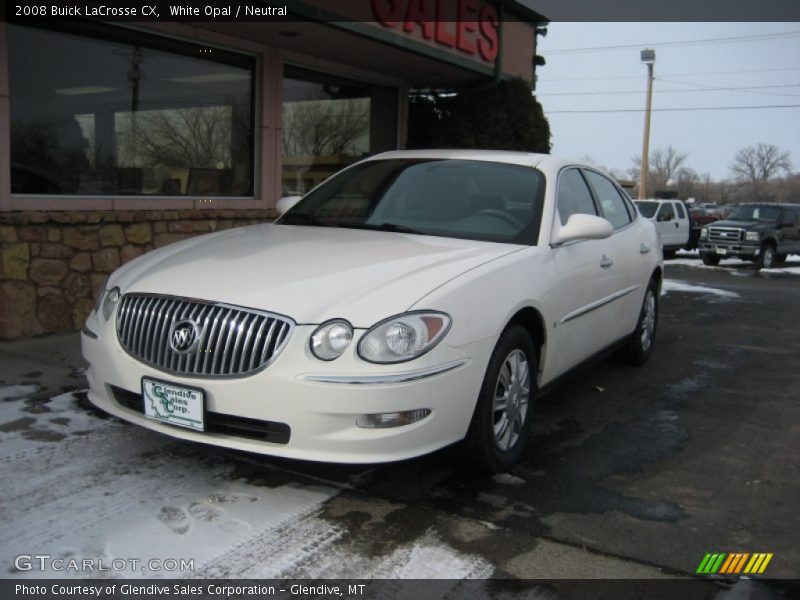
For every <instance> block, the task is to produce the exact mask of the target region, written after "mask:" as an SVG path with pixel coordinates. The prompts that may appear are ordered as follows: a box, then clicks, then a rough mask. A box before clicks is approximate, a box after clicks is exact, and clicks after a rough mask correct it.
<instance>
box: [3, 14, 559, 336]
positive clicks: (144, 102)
mask: <svg viewBox="0 0 800 600" xmlns="http://www.w3.org/2000/svg"><path fill="white" fill-rule="evenodd" d="M247 4H249V5H259V4H265V5H266V3H260V2H249V3H247ZM234 5H235V3H234ZM342 6H346V7H347V10H348V11H350V10H352V11H355V12H351V13H345V12H344V11H345V9H343V8H342ZM288 7H289V16H288V17H283V18H281V17H275V18H262V19H258V20H256V19H252V20H230V19H229V20H216V21H213V22H207V20H203V21H192V20H182V21H153V22H136V21H125V22H122V21H116V22H108V21H106V22H99V21H92V20H88V19H83V20H80V19H72V20H70V21H62V22H37V21H35V20H33V19H31V20H28V21H25V22H20V21H15V20H13V19H10V20H9V21H7V22H6V21H4V22H0V245H1V248H2V263H0V339H15V338H21V337H29V336H33V335H39V334H44V333H52V332H57V331H71V330H76V329H79V328H80V327H81V326H82V324H83V321H84V320H85V318H86V316H87V314H88V313H89V311H90V310H91V308H92V306H93V298H94V294H95V293H96V290H97V289H98V288H99V287H100V285H101V284H102V282H103V281H104V280H105V278H106V277H107V276H108V274H109V273H111V272H112V271H113V270H114V269H116V268H117V267H119V266H120V265H121V264H123V263H125V262H126V261H129V260H131V259H133V258H135V257H137V256H139V255H141V254H142V253H144V252H147V251H149V250H152V249H154V248H158V247H161V246H164V245H166V244H169V243H172V242H175V241H178V240H181V239H184V238H186V237H189V236H193V235H199V234H202V233H206V232H211V231H218V230H222V229H227V228H231V227H237V226H240V225H245V224H251V223H256V222H262V221H268V220H271V219H272V218H274V217H275V216H276V213H275V205H276V202H277V200H278V199H280V198H281V197H282V196H287V195H297V194H302V193H304V192H306V191H308V190H309V189H310V188H311V187H313V186H314V185H316V184H318V183H320V182H321V181H323V180H324V179H325V178H326V177H328V176H329V175H331V174H332V173H334V172H336V171H337V170H339V169H341V168H342V167H344V166H345V165H347V164H350V163H352V162H354V161H356V160H358V159H360V158H362V157H364V156H368V155H370V154H374V153H377V152H381V151H385V150H392V149H397V148H403V147H404V145H405V138H406V131H407V119H408V99H409V94H410V93H412V92H414V91H415V90H429V89H434V90H459V91H461V90H469V89H476V88H485V87H487V86H491V85H494V84H496V83H497V82H499V81H502V80H504V79H509V78H522V79H524V80H526V81H528V82H531V83H532V82H534V81H535V64H536V42H537V32H538V33H541V32H542V31H543V29H542V28H543V26H544V25H546V20H545V19H544V18H543V17H542V16H541V15H539V14H537V13H535V12H533V11H532V10H530V9H529V8H527V7H525V6H523V5H522V4H521V3H518V2H513V1H507V0H493V1H491V0H437V2H427V3H426V2H417V1H414V0H407V1H395V2H388V1H386V0H384V1H380V0H373V1H370V0H359V2H350V3H344V2H337V3H334V2H326V1H325V0H313V1H312V0H305V1H303V2H289V3H288ZM359 11H360V12H359ZM253 275H254V276H257V274H253ZM208 276H209V277H211V278H213V276H214V274H213V273H209V274H208Z"/></svg>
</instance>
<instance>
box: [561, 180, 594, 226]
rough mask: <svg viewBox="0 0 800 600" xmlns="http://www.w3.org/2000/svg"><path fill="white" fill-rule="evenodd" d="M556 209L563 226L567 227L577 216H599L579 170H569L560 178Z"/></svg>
mask: <svg viewBox="0 0 800 600" xmlns="http://www.w3.org/2000/svg"><path fill="white" fill-rule="evenodd" d="M556 208H557V209H558V217H559V219H560V220H561V224H562V225H566V224H567V221H568V220H569V218H570V217H571V216H572V215H575V214H583V215H594V216H597V207H596V206H595V204H594V200H593V199H592V193H591V192H590V191H589V187H588V186H587V185H586V181H585V180H584V179H583V175H581V172H580V171H578V169H567V170H566V171H563V172H562V173H561V175H560V177H559V178H558V197H557V199H556Z"/></svg>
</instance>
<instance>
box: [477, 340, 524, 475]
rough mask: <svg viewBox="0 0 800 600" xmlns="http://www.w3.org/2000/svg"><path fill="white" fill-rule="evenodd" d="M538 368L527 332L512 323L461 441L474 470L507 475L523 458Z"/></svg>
mask: <svg viewBox="0 0 800 600" xmlns="http://www.w3.org/2000/svg"><path fill="white" fill-rule="evenodd" d="M537 365H538V362H537V355H536V347H535V346H534V345H533V341H532V340H531V337H530V336H529V335H528V332H527V331H525V329H523V328H522V327H521V326H519V325H510V326H509V327H508V328H507V329H506V330H505V331H504V332H503V334H502V335H501V336H500V339H499V340H498V342H497V345H496V346H495V349H494V352H493V353H492V357H491V359H490V360H489V366H488V367H487V369H486V374H485V375H484V378H483V384H482V385H481V390H480V395H479V396H478V403H477V405H476V406H475V412H474V413H473V415H472V422H471V423H470V426H469V431H468V432H467V437H466V440H465V448H466V450H467V454H468V457H469V459H470V461H471V463H472V465H473V466H474V467H476V468H477V469H478V470H480V471H482V472H485V473H500V472H503V471H507V470H508V469H510V468H511V467H513V466H514V464H516V462H517V461H518V460H519V457H520V456H521V455H522V451H523V449H524V447H525V444H526V443H527V441H528V437H529V436H530V421H531V415H532V414H533V406H534V400H535V388H536V385H535V374H536V372H537V370H538V366H537Z"/></svg>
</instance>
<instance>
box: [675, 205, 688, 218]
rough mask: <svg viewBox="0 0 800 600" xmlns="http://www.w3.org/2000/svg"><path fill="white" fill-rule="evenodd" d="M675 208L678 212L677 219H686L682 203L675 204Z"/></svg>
mask: <svg viewBox="0 0 800 600" xmlns="http://www.w3.org/2000/svg"><path fill="white" fill-rule="evenodd" d="M675 208H676V209H677V211H678V217H679V218H681V219H685V218H686V210H684V208H683V202H676V203H675Z"/></svg>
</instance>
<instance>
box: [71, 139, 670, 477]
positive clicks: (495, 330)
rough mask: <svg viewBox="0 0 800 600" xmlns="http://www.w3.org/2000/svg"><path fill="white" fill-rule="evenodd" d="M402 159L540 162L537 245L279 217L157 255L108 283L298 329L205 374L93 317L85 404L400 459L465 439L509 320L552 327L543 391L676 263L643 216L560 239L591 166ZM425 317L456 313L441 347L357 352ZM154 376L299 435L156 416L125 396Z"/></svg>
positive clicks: (431, 154) (203, 437)
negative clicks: (274, 318)
mask: <svg viewBox="0 0 800 600" xmlns="http://www.w3.org/2000/svg"><path fill="white" fill-rule="evenodd" d="M397 158H400V159H407V158H412V159H458V160H467V161H485V162H490V163H504V164H513V165H520V166H523V167H526V168H530V169H534V168H535V169H538V170H539V171H540V172H541V173H542V174H544V176H545V178H546V187H545V190H544V196H543V208H542V215H541V226H540V231H539V237H538V244H537V245H522V244H509V243H499V242H485V241H475V240H468V239H456V238H448V237H436V236H431V235H415V234H408V233H396V232H389V231H369V230H353V229H340V228H321V227H312V226H302V225H281V224H280V223H277V224H262V225H255V226H250V227H245V228H241V229H234V230H228V231H223V232H219V233H213V234H210V235H205V236H202V237H196V238H192V239H189V240H186V241H184V242H180V243H176V244H173V245H170V246H167V247H164V248H161V249H159V250H156V251H154V252H151V253H149V254H146V255H144V256H142V257H139V258H138V259H136V260H134V261H132V262H130V263H128V264H126V265H124V266H123V267H121V268H120V269H118V270H117V271H116V272H115V273H114V274H112V276H111V277H110V279H109V281H108V283H107V286H106V289H109V290H110V289H112V288H119V290H120V291H121V294H122V298H123V300H124V299H125V296H126V295H132V294H158V295H161V296H164V297H180V298H188V299H200V300H202V301H205V302H213V303H221V304H225V305H231V306H235V307H248V308H250V309H256V310H259V311H268V312H269V313H273V314H277V315H282V316H284V317H285V318H286V321H287V323H289V325H290V331H289V334H288V336H287V338H286V339H285V340H284V342H283V346H282V347H281V348H280V349H279V350H278V351H277V352H276V354H275V356H274V357H273V358H272V359H271V361H270V362H269V364H268V365H267V366H266V367H265V368H262V369H260V370H258V371H257V372H255V373H253V374H251V375H248V376H245V377H231V378H227V377H206V376H203V377H195V376H192V375H188V374H185V373H184V374H181V373H176V372H174V371H173V370H170V369H162V368H158V367H156V366H153V365H152V364H147V363H146V362H143V361H142V360H139V359H138V358H137V357H135V356H133V355H132V354H131V353H129V352H128V351H126V349H125V348H124V347H123V346H122V344H121V342H120V337H119V335H118V333H117V324H118V323H117V320H118V318H120V317H119V311H117V310H116V309H115V310H114V311H113V313H112V314H110V315H109V318H108V319H105V318H104V316H103V315H102V314H99V313H102V310H96V311H93V312H92V313H91V315H90V316H89V318H88V321H87V324H86V327H85V328H84V333H83V335H82V345H83V353H84V356H85V358H86V359H87V361H88V362H89V363H90V368H89V369H88V372H87V375H88V379H89V384H90V389H89V399H90V400H91V401H92V402H93V403H94V404H95V405H97V406H98V407H100V408H101V409H103V410H105V411H107V412H108V413H111V414H113V415H115V416H117V417H120V418H122V419H124V420H126V421H130V422H133V423H136V424H138V425H142V426H144V427H147V428H149V429H152V430H155V431H159V432H161V433H164V434H168V435H171V436H175V437H178V438H183V439H187V440H193V441H197V442H204V443H209V444H215V445H219V446H224V447H228V448H234V449H238V450H245V451H251V452H256V453H262V454H269V455H273V456H281V457H288V458H295V459H308V460H316V461H330V462H341V463H371V462H386V461H394V460H399V459H406V458H410V457H414V456H419V455H422V454H426V453H429V452H431V451H434V450H436V449H438V448H442V447H444V446H447V445H449V444H451V443H454V442H457V441H459V440H462V439H463V438H464V437H465V436H466V435H467V431H468V429H469V427H470V422H471V419H472V416H473V413H474V411H475V407H476V399H477V397H478V393H479V390H480V389H481V384H482V381H483V379H484V375H485V373H486V372H487V365H488V364H489V361H490V357H491V356H492V353H493V350H494V348H495V346H496V344H497V343H498V339H499V338H500V336H501V334H502V333H503V331H504V329H506V327H507V326H508V325H509V323H510V322H511V321H512V320H515V319H516V320H517V321H518V322H520V323H522V322H525V323H527V324H528V325H529V326H530V327H534V328H537V327H538V328H539V331H540V339H538V340H536V342H537V351H538V354H539V360H538V369H537V370H536V372H535V374H534V377H535V386H536V387H537V388H542V387H544V386H546V385H548V384H550V383H552V382H554V381H555V380H556V379H557V378H558V377H559V376H561V375H563V374H565V373H567V372H568V371H569V370H570V369H572V368H573V367H575V366H577V365H578V364H580V363H581V362H583V361H585V360H586V359H589V358H590V357H592V356H593V355H595V354H597V353H599V352H601V351H602V350H604V349H607V348H609V347H612V346H613V345H614V344H615V343H616V342H619V341H621V340H622V341H624V340H626V339H627V338H629V337H630V336H631V334H632V333H633V332H634V330H635V329H636V328H637V321H638V320H639V315H640V312H641V310H642V306H643V299H644V298H645V292H646V290H647V288H648V282H650V281H651V280H655V281H660V274H661V268H662V267H661V256H660V254H661V253H660V252H658V249H659V246H658V239H657V234H656V232H655V229H654V228H653V226H652V224H651V223H650V222H649V221H647V220H645V219H643V218H641V217H640V216H638V215H637V214H634V216H633V217H632V218H633V220H632V222H631V223H630V224H628V225H627V226H624V227H621V228H619V229H617V230H615V231H614V232H613V233H612V234H611V235H609V236H608V237H605V238H604V239H585V240H573V241H569V242H567V243H563V244H562V243H554V242H555V241H556V240H557V239H558V236H559V232H560V231H562V230H564V229H565V228H564V227H563V226H562V225H561V223H560V220H559V216H558V213H557V210H556V194H557V189H558V186H557V185H556V182H557V180H558V177H559V173H560V172H561V171H562V170H564V169H567V168H569V167H580V168H582V169H587V170H593V171H595V169H593V168H592V167H590V166H589V165H584V164H581V163H578V162H575V161H571V160H567V159H560V158H555V157H552V156H548V155H537V154H525V153H512V152H489V151H416V152H410V151H408V152H399V151H398V152H392V153H386V154H383V155H379V156H377V157H372V158H370V159H367V160H368V161H374V160H387V159H397ZM323 185H324V184H323ZM312 193H313V192H312ZM633 212H634V213H636V211H635V210H634V211H633ZM579 220H580V219H577V221H579ZM594 221H599V219H597V218H596V217H595V218H594ZM606 225H607V223H606ZM609 231H610V228H609ZM651 250H653V251H651ZM98 306H100V305H98ZM416 310H431V311H438V312H442V313H446V314H447V315H449V316H450V318H451V321H452V322H451V325H450V329H449V331H447V333H446V334H445V335H444V337H443V339H442V340H441V343H438V344H436V345H435V346H434V347H433V348H432V349H431V350H430V351H428V352H427V353H425V354H423V355H422V356H419V357H418V358H415V359H414V360H410V361H408V362H400V363H397V364H375V363H371V362H367V361H366V360H363V359H362V358H360V357H359V354H358V352H357V347H358V342H359V340H360V338H361V337H362V336H364V334H365V333H366V331H367V330H368V329H369V328H371V327H373V326H374V325H375V324H376V323H379V322H380V321H382V320H384V319H387V318H388V317H391V316H393V315H399V314H402V313H407V312H409V311H416ZM331 319H342V320H346V321H348V322H349V323H350V324H352V326H353V328H354V337H353V341H352V343H351V344H350V346H349V347H348V348H347V350H346V351H345V352H344V353H343V354H342V355H341V356H340V357H339V358H337V359H336V360H330V361H324V360H319V359H318V358H316V357H315V356H314V354H312V352H311V350H310V346H309V340H310V337H311V335H312V333H313V332H314V331H315V329H316V328H317V327H318V326H319V325H320V324H322V323H324V322H326V321H328V320H331ZM222 360H223V363H224V360H225V359H224V358H223V359H222ZM231 360H232V361H233V359H231ZM143 378H151V379H153V380H158V381H164V382H167V383H169V384H174V385H178V386H183V387H186V388H187V389H197V390H201V391H202V394H203V397H204V402H205V411H207V413H208V414H211V413H215V414H218V415H220V414H221V415H232V416H234V417H244V418H246V419H253V420H256V421H269V422H275V423H281V424H286V425H288V427H289V428H290V435H289V437H288V440H287V441H283V442H282V443H274V442H270V441H263V440H256V439H249V438H246V437H241V436H239V435H231V434H228V433H224V432H219V431H216V432H214V431H195V430H192V429H187V428H182V427H176V426H174V425H170V424H165V423H163V422H160V421H157V420H153V419H151V418H148V417H146V416H145V415H144V414H142V413H141V411H138V410H132V409H131V408H129V407H128V406H126V405H125V404H124V403H121V402H120V401H119V397H118V396H116V395H115V393H116V391H118V390H123V391H125V392H127V393H129V394H131V395H132V396H131V397H135V396H136V394H142V385H143V384H142V380H143ZM112 386H113V387H112ZM418 409H425V410H427V411H430V414H429V415H428V416H427V417H426V418H424V419H422V420H419V421H417V422H413V423H411V424H408V425H404V426H398V427H391V428H365V427H363V426H359V425H357V420H358V419H359V417H360V416H361V415H367V414H378V413H395V412H399V411H414V410H418Z"/></svg>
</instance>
